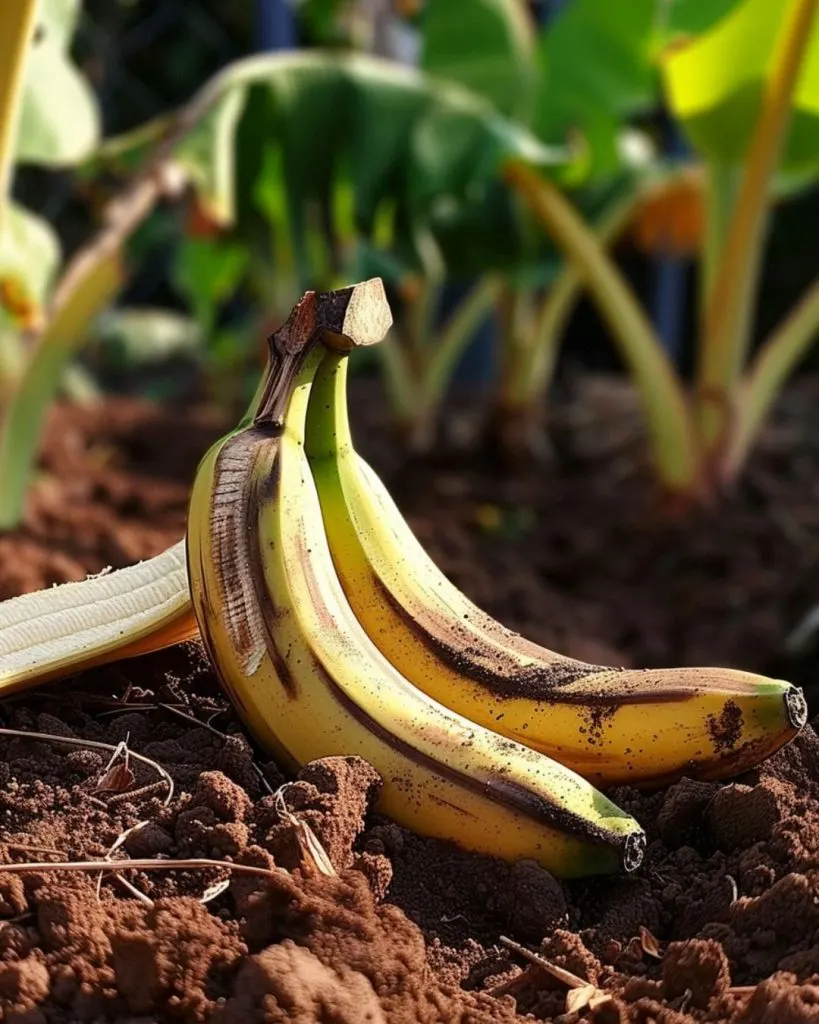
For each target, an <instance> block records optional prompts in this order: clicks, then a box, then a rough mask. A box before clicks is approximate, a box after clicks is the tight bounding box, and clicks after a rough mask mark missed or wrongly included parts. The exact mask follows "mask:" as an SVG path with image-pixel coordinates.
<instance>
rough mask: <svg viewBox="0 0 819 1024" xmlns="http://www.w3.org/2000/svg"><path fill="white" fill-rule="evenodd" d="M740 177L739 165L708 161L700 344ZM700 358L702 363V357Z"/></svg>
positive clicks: (702, 257) (701, 258) (703, 336)
mask: <svg viewBox="0 0 819 1024" xmlns="http://www.w3.org/2000/svg"><path fill="white" fill-rule="evenodd" d="M741 177H742V167H741V166H740V165H739V164H727V163H723V162H722V161H719V160H710V161H708V163H707V166H706V171H705V187H704V200H705V226H704V230H703V233H702V251H701V254H700V327H701V334H700V339H701V342H703V343H704V339H705V324H706V318H707V316H708V305H709V303H710V302H711V299H712V296H713V294H714V281H715V279H716V276H717V270H718V268H719V262H720V258H721V257H722V252H723V248H724V246H725V237H726V235H727V233H728V226H729V224H730V222H731V216H732V214H733V211H734V206H735V205H736V198H737V192H738V190H739V184H740V180H741ZM700 359H701V360H702V355H700Z"/></svg>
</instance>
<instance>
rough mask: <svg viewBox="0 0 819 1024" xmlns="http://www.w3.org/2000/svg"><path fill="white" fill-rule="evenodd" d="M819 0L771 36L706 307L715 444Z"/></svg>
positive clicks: (800, 6)
mask: <svg viewBox="0 0 819 1024" xmlns="http://www.w3.org/2000/svg"><path fill="white" fill-rule="evenodd" d="M818 2H819V0H792V2H791V4H790V9H789V11H788V14H787V17H786V19H785V23H784V27H783V30H782V33H781V35H780V37H779V39H778V40H777V43H776V49H775V53H774V58H773V62H772V70H771V74H770V76H769V78H768V80H767V82H766V85H765V92H764V94H763V97H762V105H761V109H760V112H759V118H758V119H757V122H756V127H755V129H754V134H753V138H752V139H751V144H750V148H749V151H748V157H747V160H746V162H745V171H744V174H743V177H742V182H741V184H740V188H739V194H738V196H737V201H736V204H735V207H734V211H733V216H732V217H731V222H730V226H729V228H728V234H727V237H726V240H725V245H724V248H723V252H722V257H721V259H720V261H719V267H718V270H717V272H716V275H715V279H714V283H713V289H712V296H711V300H710V302H709V304H708V313H707V317H706V325H705V337H704V342H703V347H702V350H701V351H702V360H701V364H700V369H699V381H698V384H699V394H698V401H699V408H698V413H699V416H698V419H699V428H700V432H701V435H702V437H703V440H704V442H705V446H706V448H708V449H712V450H713V449H715V448H716V447H717V446H719V445H720V444H721V443H722V442H723V440H724V438H725V435H726V434H727V433H728V432H729V428H730V423H731V416H732V403H733V400H734V398H735V395H734V391H735V386H736V382H737V381H738V379H739V377H740V374H741V373H742V367H743V365H744V363H745V359H746V354H747V349H748V344H749V339H750V333H751V317H752V313H753V306H754V298H755V293H756V286H757V281H758V278H759V271H760V267H761V264H762V250H763V245H764V239H765V228H766V226H767V221H768V197H769V191H770V186H771V179H772V177H773V174H774V172H775V170H776V166H777V164H778V162H779V157H780V154H781V152H782V147H783V145H784V142H785V137H786V133H787V128H788V124H789V122H790V114H791V102H792V97H793V91H794V88H795V85H796V81H797V78H798V75H799V70H800V68H801V66H802V62H803V58H804V56H805V53H806V51H807V45H808V40H809V39H810V38H811V28H812V25H813V20H814V16H815V14H816V8H817V3H818Z"/></svg>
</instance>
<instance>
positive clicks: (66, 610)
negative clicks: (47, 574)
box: [0, 540, 198, 694]
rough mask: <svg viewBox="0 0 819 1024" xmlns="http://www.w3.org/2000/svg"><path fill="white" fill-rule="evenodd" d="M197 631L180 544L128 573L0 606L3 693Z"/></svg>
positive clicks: (53, 589)
mask: <svg viewBox="0 0 819 1024" xmlns="http://www.w3.org/2000/svg"><path fill="white" fill-rule="evenodd" d="M197 634H198V630H197V626H196V620H195V618H194V616H193V609H192V608H191V603H190V595H189V590H188V578H187V571H186V566H185V542H184V540H181V541H179V542H178V543H176V544H174V545H173V546H172V547H170V548H168V549H167V551H163V552H162V554H161V555H157V556H156V557H155V558H151V559H148V560H146V561H144V562H138V563H137V564H136V565H131V566H128V567H127V568H125V569H118V570H116V571H115V572H106V573H100V574H98V575H96V576H91V577H89V578H88V579H87V580H83V581H81V582H77V583H64V584H62V585H61V586H59V587H51V588H49V589H48V590H38V591H36V592H35V593H32V594H22V595H21V596H20V597H14V598H11V599H10V600H8V601H3V602H0V691H2V692H3V693H4V694H7V693H13V692H16V691H18V690H23V689H26V688H28V687H31V686H35V685H38V684H40V683H45V682H47V681H48V680H50V679H56V678H59V677H60V676H64V675H67V674H69V673H73V672H79V671H81V670H83V669H87V668H91V667H92V666H94V665H102V664H105V663H107V662H111V661H118V660H119V659H121V658H129V657H132V656H134V655H137V654H143V653H146V652H147V651H155V650H159V649H160V648H162V647H170V646H171V645H172V644H177V643H181V642H182V641H183V640H188V639H190V638H192V637H195V636H197Z"/></svg>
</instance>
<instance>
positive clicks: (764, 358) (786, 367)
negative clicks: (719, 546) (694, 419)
mask: <svg viewBox="0 0 819 1024" xmlns="http://www.w3.org/2000/svg"><path fill="white" fill-rule="evenodd" d="M818 331H819V279H817V280H816V281H814V282H813V284H812V285H811V286H810V288H808V290H807V291H806V292H805V294H804V295H803V296H802V298H801V299H800V301H799V303H798V304H797V305H796V306H795V307H794V308H793V309H792V310H791V311H790V313H788V315H787V316H786V317H785V318H784V320H783V321H782V323H780V324H779V326H778V327H776V328H775V329H774V330H773V331H772V332H771V334H770V335H769V336H768V338H767V339H766V341H765V342H764V344H763V345H762V347H761V348H760V350H759V352H758V353H757V355H756V358H755V359H754V362H753V364H752V366H751V368H750V370H749V371H748V373H747V374H746V376H745V378H744V380H743V382H742V385H741V391H740V401H739V402H738V403H737V406H738V417H737V427H736V430H735V431H734V434H733V436H732V437H731V445H730V447H729V448H728V450H727V452H726V456H725V462H724V464H723V466H722V468H721V474H720V475H721V477H722V478H723V480H724V482H726V483H730V482H731V481H732V480H734V479H735V478H736V476H737V475H738V473H739V471H740V470H741V469H742V466H743V465H744V463H745V460H746V459H747V457H748V452H749V451H750V448H751V445H752V444H753V441H754V438H755V437H756V435H757V434H758V432H759V429H760V427H761V426H762V424H763V423H764V422H765V419H766V417H767V415H768V413H769V412H770V410H771V406H772V405H773V403H774V401H775V399H776V396H777V395H778V394H779V391H780V389H781V387H782V385H783V384H784V382H785V380H786V379H787V378H788V376H789V374H790V373H791V372H792V371H793V369H794V368H795V366H796V364H797V363H798V362H799V360H800V359H801V358H802V357H803V356H804V355H805V353H806V352H807V350H808V348H809V347H810V345H811V343H812V342H813V341H814V339H815V338H816V335H817V332H818Z"/></svg>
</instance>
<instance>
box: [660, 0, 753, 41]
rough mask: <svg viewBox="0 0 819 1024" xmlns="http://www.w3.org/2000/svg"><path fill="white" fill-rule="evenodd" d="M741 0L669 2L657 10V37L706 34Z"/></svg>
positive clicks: (667, 37)
mask: <svg viewBox="0 0 819 1024" xmlns="http://www.w3.org/2000/svg"><path fill="white" fill-rule="evenodd" d="M740 3H742V0H671V2H670V3H668V2H665V3H662V4H661V5H660V7H659V10H658V21H657V26H656V27H657V35H658V38H659V39H666V40H667V39H673V38H674V37H675V36H678V35H699V33H700V32H706V31H707V30H708V29H710V28H711V27H712V25H714V24H716V22H718V21H719V20H720V18H724V17H725V15H726V14H728V13H729V12H730V11H732V10H733V9H734V8H735V7H736V6H737V5H738V4H740Z"/></svg>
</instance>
